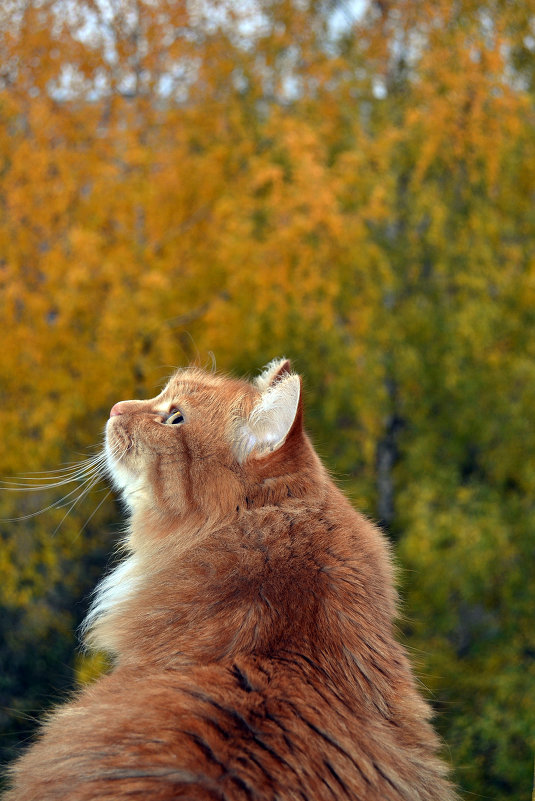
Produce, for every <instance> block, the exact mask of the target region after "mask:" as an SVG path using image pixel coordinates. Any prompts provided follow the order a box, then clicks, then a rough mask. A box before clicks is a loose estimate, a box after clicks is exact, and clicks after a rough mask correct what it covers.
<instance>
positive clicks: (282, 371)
mask: <svg viewBox="0 0 535 801" xmlns="http://www.w3.org/2000/svg"><path fill="white" fill-rule="evenodd" d="M291 372H292V365H291V364H290V360H289V359H285V358H282V359H273V361H271V362H270V363H269V364H267V365H266V366H265V367H264V369H263V371H262V372H261V373H260V375H258V376H257V377H256V378H255V379H254V383H255V384H256V386H257V387H258V389H259V390H260V392H264V390H266V389H267V388H268V387H270V386H272V385H273V384H274V383H275V381H279V380H280V379H281V378H283V377H284V376H285V375H290V374H291Z"/></svg>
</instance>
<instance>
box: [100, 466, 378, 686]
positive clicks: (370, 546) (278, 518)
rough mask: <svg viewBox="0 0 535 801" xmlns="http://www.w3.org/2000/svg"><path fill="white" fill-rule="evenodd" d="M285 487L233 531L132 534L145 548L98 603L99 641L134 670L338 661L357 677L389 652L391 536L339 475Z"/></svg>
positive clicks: (238, 517)
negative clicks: (370, 652)
mask: <svg viewBox="0 0 535 801" xmlns="http://www.w3.org/2000/svg"><path fill="white" fill-rule="evenodd" d="M289 486H293V484H292V481H290V485H289ZM274 487H275V488H274ZM274 487H269V486H268V487H267V488H266V487H265V488H264V492H268V491H269V492H271V493H273V495H274V497H277V498H280V497H281V496H283V500H282V501H281V502H280V503H278V504H275V503H273V504H271V505H269V504H268V505H263V506H258V507H255V502H257V501H258V496H252V497H251V499H250V504H249V508H247V503H244V504H243V507H241V508H237V509H236V510H235V514H234V516H233V518H232V519H231V520H228V521H226V523H225V524H224V525H214V523H213V521H205V524H204V526H200V527H199V528H197V529H196V530H195V531H194V530H193V528H191V529H190V530H188V531H187V532H184V531H180V532H176V536H175V537H174V538H173V537H172V536H166V537H163V536H162V537H161V538H160V539H159V540H154V539H152V540H151V539H150V537H149V536H148V535H149V534H152V535H153V534H154V532H142V531H132V538H133V539H134V540H135V541H136V542H137V543H138V547H137V549H136V550H133V551H132V552H131V553H130V555H129V556H128V558H127V559H126V560H125V561H124V562H123V563H122V564H121V565H120V566H119V567H118V568H117V569H116V571H114V573H112V574H111V576H109V577H108V579H106V580H105V581H104V583H103V585H102V586H101V590H100V592H99V594H98V595H97V602H96V605H95V608H94V612H93V613H92V619H90V620H89V624H90V626H91V629H90V640H91V641H92V644H93V645H94V646H96V647H98V648H102V649H104V650H107V651H111V652H112V653H114V654H115V655H116V657H117V659H118V662H119V664H122V665H125V666H127V665H132V666H134V665H136V666H143V665H146V666H150V665H153V666H155V665H158V666H160V667H164V666H165V667H172V666H177V665H194V664H206V663H209V662H215V661H223V662H226V661H232V660H233V659H234V658H236V657H237V656H239V655H244V654H246V655H247V654H268V655H272V656H274V657H277V655H279V656H280V655H282V654H284V653H289V652H294V653H300V654H301V655H303V657H304V658H307V659H311V660H317V659H322V658H323V657H322V656H321V654H329V653H331V656H333V655H334V654H336V658H334V657H333V659H332V660H331V661H332V662H333V663H338V664H339V665H340V666H342V665H346V668H344V669H345V670H346V672H347V671H348V670H349V671H350V672H351V671H354V670H357V669H358V663H359V660H362V659H363V653H364V652H367V649H369V648H372V649H375V651H377V650H378V649H379V650H382V649H384V642H383V641H382V639H381V638H384V636H386V637H387V639H388V641H389V643H390V639H391V637H390V634H389V632H390V629H391V620H392V616H393V613H394V593H393V590H392V589H391V587H392V580H391V571H390V565H389V560H388V556H387V552H386V548H385V545H384V543H383V541H382V538H380V537H379V535H378V533H377V531H376V530H375V529H373V527H372V526H371V525H370V524H369V523H367V521H365V520H364V519H363V518H362V517H361V516H360V515H358V514H357V513H356V512H354V510H353V509H352V508H351V507H350V506H349V504H348V503H347V501H346V500H345V498H344V497H343V496H342V495H341V494H340V493H339V492H338V490H337V489H336V488H335V487H334V485H332V483H331V482H330V481H329V480H328V479H325V480H323V479H322V482H321V483H317V484H316V485H315V486H314V493H312V494H311V493H310V492H309V493H308V495H307V497H306V498H304V499H300V498H299V497H294V493H293V491H292V490H290V492H288V491H287V490H286V491H283V488H282V487H281V486H280V483H279V484H278V485H274ZM284 487H286V483H285V484H284ZM294 490H295V493H296V494H298V493H299V492H303V485H302V484H301V489H299V488H298V487H297V486H295V487H294ZM137 522H138V525H141V519H138V521H137ZM181 537H182V538H183V539H182V541H181ZM184 540H187V541H188V545H187V547H186V546H185V545H184ZM140 543H144V547H141V545H140ZM147 543H151V544H150V546H149V545H147ZM363 587H369V588H370V589H369V590H368V589H367V590H366V592H365V593H364V591H363V589H362V588H363ZM356 633H357V635H358V636H357V635H356ZM355 636H357V639H358V637H360V640H361V641H360V642H356V641H355ZM378 638H379V639H378ZM318 654H319V656H318ZM355 654H356V656H355ZM355 659H356V660H357V661H356V662H355V664H352V665H350V667H347V665H348V664H349V663H351V661H352V660H353V661H354V660H355ZM364 661H366V660H365V658H364Z"/></svg>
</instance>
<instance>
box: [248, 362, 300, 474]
mask: <svg viewBox="0 0 535 801" xmlns="http://www.w3.org/2000/svg"><path fill="white" fill-rule="evenodd" d="M290 369H291V368H290V363H289V361H287V360H286V359H283V360H282V361H281V360H278V361H277V362H276V363H275V362H271V365H268V368H267V369H266V370H265V371H264V373H262V375H261V376H259V377H258V378H257V379H256V382H255V383H256V384H257V386H258V387H259V389H261V392H262V394H261V396H260V400H259V401H258V403H257V404H256V406H255V407H254V408H253V410H252V412H251V414H250V415H249V417H248V418H247V419H246V420H243V421H241V423H240V424H239V425H238V428H237V432H236V437H235V442H234V452H235V454H236V457H237V459H238V461H240V462H243V461H244V460H245V459H246V458H247V456H249V454H250V453H252V452H253V451H254V452H255V453H256V454H257V455H258V456H263V455H265V454H268V453H271V452H272V451H275V450H277V448H280V446H281V445H282V444H283V442H284V440H285V439H286V437H287V436H288V434H289V433H290V430H291V428H292V426H293V423H294V421H295V418H296V416H297V413H298V410H299V406H300V399H301V379H300V378H299V376H298V375H296V374H292V373H291V372H290ZM268 381H269V383H268Z"/></svg>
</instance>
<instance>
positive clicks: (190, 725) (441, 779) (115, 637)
mask: <svg viewBox="0 0 535 801" xmlns="http://www.w3.org/2000/svg"><path fill="white" fill-rule="evenodd" d="M106 440H107V445H106V452H107V460H108V469H109V471H110V474H111V476H112V481H113V484H114V486H115V487H116V489H117V490H118V492H119V493H120V494H121V496H122V497H123V499H124V501H125V504H126V507H127V509H128V513H129V526H128V532H127V535H126V538H125V542H124V544H123V545H124V550H125V555H124V559H123V561H122V562H121V564H120V565H119V566H118V567H117V568H116V569H115V570H114V571H113V572H112V573H111V574H110V575H109V576H107V578H105V579H104V580H103V582H102V583H101V585H100V587H99V588H98V589H97V592H96V594H95V599H94V603H93V606H92V608H91V610H90V612H89V615H88V618H87V621H86V624H85V627H84V631H85V636H86V639H87V642H88V644H89V645H90V646H91V647H95V648H100V649H104V650H106V651H108V652H109V653H110V654H111V655H112V657H113V661H114V667H113V669H112V670H111V671H110V672H109V673H108V674H107V675H106V676H104V677H102V678H100V679H99V680H98V681H97V682H96V683H94V684H93V685H91V686H89V687H88V688H86V689H84V690H82V691H80V692H79V693H78V695H77V696H76V697H75V698H74V699H73V700H72V701H70V702H69V703H68V704H65V705H64V706H62V707H60V708H59V709H57V710H56V712H54V713H53V714H52V715H51V716H50V717H49V719H48V720H47V721H46V723H45V724H44V726H43V728H42V730H41V734H40V736H39V739H38V741H37V742H36V743H35V744H34V745H32V746H31V747H30V748H29V750H28V751H27V753H26V754H25V755H23V756H22V757H21V758H20V759H19V761H18V762H16V763H15V765H14V766H13V768H12V771H11V778H12V789H11V790H10V791H8V793H7V796H6V801H36V800H37V799H38V800H39V801H59V799H67V798H68V799H69V801H93V800H94V799H99V801H104V800H108V801H112V799H113V800H114V801H123V799H124V801H126V800H127V799H142V800H143V801H172V799H179V798H183V799H190V800H191V801H193V800H194V799H199V800H201V799H202V801H208V799H214V800H215V801H241V800H242V799H243V801H297V799H301V800H302V801H333V799H343V798H348V799H354V801H453V799H454V797H455V795H454V792H453V790H452V788H451V786H450V784H449V782H448V780H447V778H446V772H447V771H446V767H445V765H444V763H443V762H442V761H441V760H440V759H439V758H438V756H437V752H438V749H439V743H438V740H437V737H436V735H435V733H434V731H433V729H432V727H431V725H430V722H429V719H430V709H429V707H428V705H427V704H426V702H425V701H424V700H423V699H422V697H421V696H420V694H419V692H418V690H417V688H416V683H415V680H414V678H413V675H412V672H411V668H410V665H409V663H408V660H407V657H406V655H405V652H404V650H403V648H402V647H401V646H400V645H399V644H398V642H397V641H396V639H395V638H394V633H393V620H394V618H395V613H396V608H395V607H396V595H395V590H394V585H393V576H392V565H391V558H390V553H389V547H388V545H387V543H386V541H385V539H384V537H383V535H382V534H381V532H380V531H379V530H378V529H377V528H376V527H375V526H374V525H373V524H372V523H370V522H369V521H368V520H366V519H365V518H364V517H363V516H362V515H360V514H359V513H358V512H356V511H355V510H354V509H353V508H352V507H351V505H350V504H349V503H348V501H347V500H346V498H345V497H344V496H343V495H342V493H341V492H340V491H339V490H338V489H337V487H336V486H335V484H334V483H333V482H332V480H331V479H330V477H329V475H328V474H327V472H326V470H325V469H324V468H323V466H322V464H321V462H320V460H319V458H318V456H317V455H316V453H315V451H314V449H313V447H312V445H311V443H310V441H309V439H308V437H307V435H306V433H305V431H304V429H303V409H302V401H301V382H300V379H299V377H298V376H297V375H295V374H294V373H292V371H291V367H290V364H289V362H288V361H286V360H276V361H274V362H272V363H271V364H270V365H268V366H267V368H266V369H265V370H264V372H263V373H262V374H261V375H260V376H259V377H258V378H257V379H256V380H255V381H254V382H252V383H250V382H247V381H241V380H236V379H231V378H227V377H224V376H219V375H214V374H212V373H206V372H204V371H201V370H198V369H195V368H193V369H186V370H179V371H178V372H177V373H176V375H175V376H173V378H171V380H170V381H169V383H168V385H167V386H166V387H165V389H164V390H163V391H162V392H161V393H160V394H159V395H158V396H157V397H156V398H154V399H152V400H143V401H137V400H136V401H122V402H120V403H118V404H116V405H115V406H114V407H113V408H112V411H111V415H110V419H109V421H108V423H107V430H106Z"/></svg>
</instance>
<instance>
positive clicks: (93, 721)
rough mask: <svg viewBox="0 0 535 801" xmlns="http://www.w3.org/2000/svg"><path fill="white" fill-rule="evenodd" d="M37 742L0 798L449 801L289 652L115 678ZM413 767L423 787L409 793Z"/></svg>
mask: <svg viewBox="0 0 535 801" xmlns="http://www.w3.org/2000/svg"><path fill="white" fill-rule="evenodd" d="M44 734H45V737H44V738H43V739H42V740H41V741H40V742H39V743H37V744H36V745H35V746H34V747H33V748H32V749H31V750H30V751H29V752H28V754H27V755H26V756H25V757H23V758H22V759H21V760H20V761H19V762H18V763H17V764H16V766H15V770H16V773H17V774H18V775H23V776H24V791H23V792H22V793H21V792H17V793H16V794H13V795H11V794H9V793H8V795H7V796H6V799H5V801H37V799H39V800H40V801H44V799H45V798H46V801H55V800H56V799H58V800H59V799H64V798H67V797H68V798H69V799H70V801H93V800H94V799H97V798H98V799H99V800H100V801H107V800H108V799H109V801H112V799H113V800H115V801H120V800H121V799H137V798H139V799H144V798H151V800H152V799H154V800H157V801H168V800H169V801H171V799H175V798H189V799H219V801H240V800H241V799H244V800H245V801H247V799H256V800H257V801H274V800H275V799H277V800H279V799H280V801H286V800H287V801H293V799H304V800H305V799H306V801H308V800H309V799H317V801H322V800H323V799H326V800H327V799H333V798H334V799H338V798H343V797H347V798H353V799H359V801H366V799H369V800H370V801H372V799H373V801H378V799H384V801H389V799H391V801H394V799H395V800H396V801H399V799H414V801H417V800H418V801H420V800H421V801H424V800H425V801H431V799H437V798H444V799H446V798H449V795H444V794H439V795H437V793H436V791H437V787H436V783H435V780H436V779H437V778H438V777H439V775H440V774H441V773H442V772H443V771H442V769H441V766H440V765H439V764H438V763H436V762H435V761H434V760H432V762H430V755H429V753H427V752H426V749H425V748H423V747H422V746H421V744H413V745H412V746H411V747H408V748H406V752H405V753H403V755H401V754H400V751H399V743H397V742H396V740H397V736H396V735H397V733H396V731H395V725H394V724H393V723H392V722H390V723H387V722H386V721H385V720H379V719H378V718H377V716H376V715H373V714H369V713H367V712H366V710H365V709H363V708H361V709H356V708H354V704H352V703H351V700H350V699H348V698H346V697H344V693H343V692H340V691H339V690H338V689H337V687H336V686H335V682H334V681H333V677H331V676H330V675H329V674H328V673H327V672H326V671H325V670H324V669H322V668H321V667H320V666H319V665H317V664H313V663H311V660H310V659H309V658H304V657H303V656H302V655H301V654H298V653H293V652H291V651H288V652H285V653H281V654H278V655H277V657H275V658H272V657H267V656H265V657H254V658H253V657H247V658H241V657H240V658H237V659H235V660H234V661H233V662H232V663H229V664H227V665H221V664H219V665H210V666H206V667H196V668H191V669H190V670H188V669H184V668H182V669H181V670H175V669H166V670H163V671H161V672H159V673H157V674H155V675H153V676H152V677H151V678H150V680H148V679H147V678H145V677H144V676H143V674H141V673H139V672H138V671H135V670H117V671H116V672H114V673H113V674H111V675H109V676H106V677H104V678H103V679H101V680H100V681H99V682H97V684H96V685H94V686H93V687H89V688H88V689H86V690H85V691H84V692H82V693H81V694H80V696H79V697H78V699H77V700H76V701H75V702H73V703H72V704H70V705H69V706H66V707H64V708H63V709H60V710H58V711H57V712H56V713H55V714H54V715H53V716H52V717H51V718H50V720H49V721H48V724H47V725H46V727H45V730H44ZM51 742H53V743H54V745H53V747H52V746H51V745H50V743H51ZM400 756H402V757H403V760H400ZM400 762H402V763H403V764H405V766H406V770H403V769H401V770H400V768H399V766H400ZM423 766H426V769H427V770H429V782H428V786H427V788H426V786H425V785H426V782H425V781H424V782H421V787H420V788H418V789H416V788H414V787H411V784H410V776H411V773H412V771H413V770H416V769H417V770H418V771H419V775H420V777H421V778H422V768H423ZM404 774H406V775H404ZM445 787H446V785H444V791H445ZM47 788H50V790H49V791H48V790H47ZM43 793H44V795H43ZM439 793H440V791H439Z"/></svg>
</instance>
